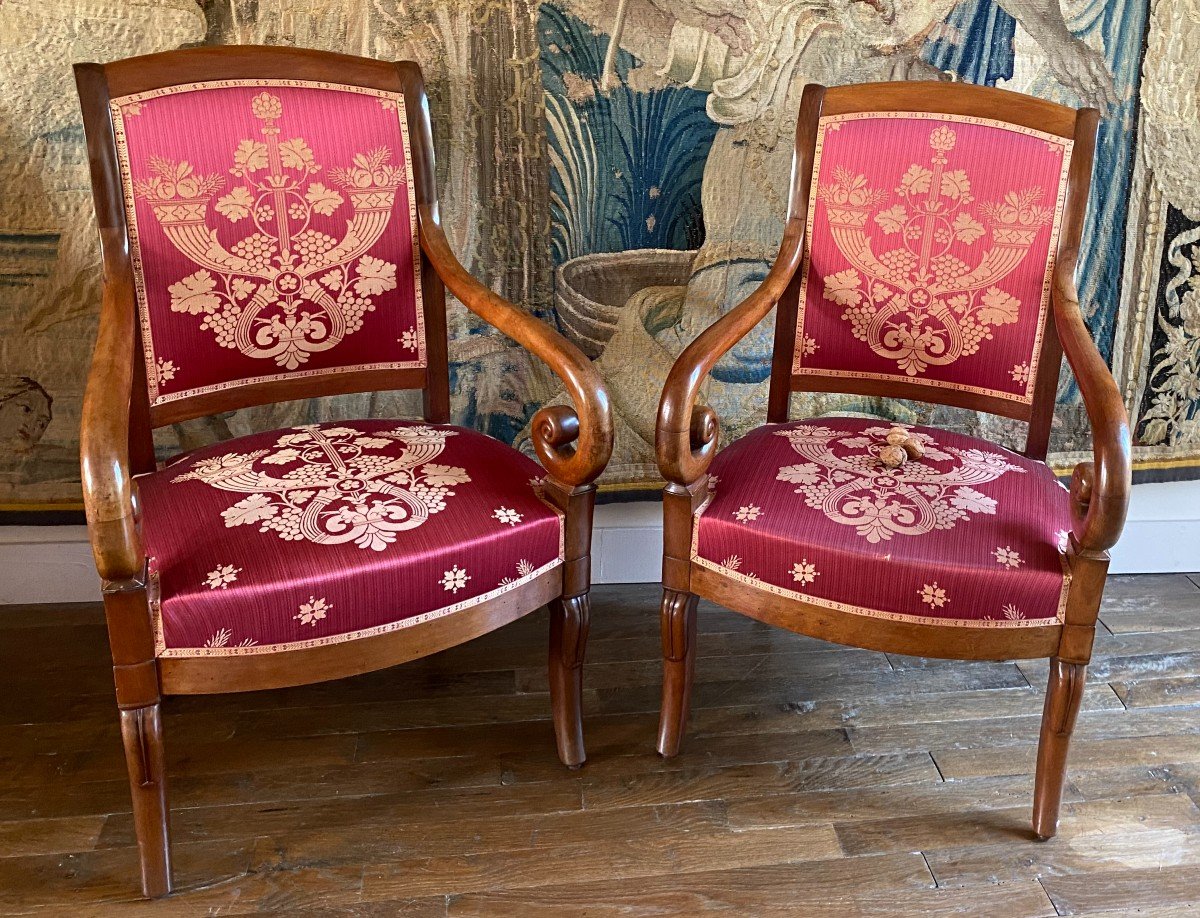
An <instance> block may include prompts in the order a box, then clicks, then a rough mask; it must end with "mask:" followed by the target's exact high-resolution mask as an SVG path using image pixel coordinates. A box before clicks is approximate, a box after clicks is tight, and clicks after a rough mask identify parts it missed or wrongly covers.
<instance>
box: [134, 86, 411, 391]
mask: <svg viewBox="0 0 1200 918" xmlns="http://www.w3.org/2000/svg"><path fill="white" fill-rule="evenodd" d="M251 110H252V111H253V113H254V116H255V118H257V119H258V120H259V121H260V122H262V126H261V128H260V137H257V138H245V139H243V140H242V141H241V142H240V143H239V144H238V146H237V148H236V149H235V150H234V151H233V154H232V159H233V165H232V166H231V167H230V169H229V174H230V176H232V180H231V181H230V180H227V179H226V177H225V176H222V175H218V174H213V175H199V174H197V173H196V171H195V168H194V167H193V166H192V165H191V164H190V163H188V162H186V161H179V162H173V161H171V160H168V159H164V158H162V157H152V158H151V159H150V161H149V168H150V172H151V175H150V177H149V178H148V179H145V180H142V181H137V182H135V183H134V191H135V193H136V194H137V195H138V196H139V197H141V198H143V199H145V200H146V201H147V202H148V203H149V204H150V207H151V209H152V211H153V213H154V216H155V218H156V219H157V220H158V222H159V225H160V226H161V227H162V229H163V232H164V233H165V234H166V237H167V238H168V239H169V240H170V242H171V244H172V245H173V246H174V247H175V248H176V249H177V250H178V251H179V252H180V253H182V254H183V255H185V256H186V257H187V258H188V259H189V260H190V261H191V262H192V263H193V264H195V265H197V266H199V270H197V271H195V272H194V273H192V274H189V275H187V276H185V277H183V278H181V279H180V280H178V281H177V282H176V283H174V284H171V285H170V286H169V287H168V292H169V293H170V295H171V310H172V311H173V312H179V313H186V314H188V315H193V316H203V319H202V320H201V323H200V324H201V327H202V328H205V329H208V330H209V331H211V332H212V333H213V335H214V337H215V339H216V341H217V343H218V344H220V345H221V346H222V347H227V348H232V349H235V350H237V351H239V352H240V353H242V354H244V355H246V356H247V357H252V358H256V359H270V360H273V361H274V362H275V363H276V364H277V365H279V366H281V367H283V368H285V369H287V370H294V369H296V368H297V367H299V366H301V365H302V364H304V363H306V362H307V361H308V360H309V358H310V356H311V355H312V354H315V353H318V352H321V351H327V350H329V349H330V348H333V347H336V346H337V344H338V343H339V342H341V341H342V340H343V339H344V338H345V337H346V336H347V335H350V334H353V333H354V332H356V331H358V330H359V329H360V328H361V327H362V319H363V315H364V314H365V313H367V312H370V311H372V310H373V309H374V308H375V303H374V298H375V297H377V296H378V295H380V294H382V293H386V292H387V291H389V290H393V289H395V288H396V286H397V281H396V265H395V264H393V263H391V262H388V261H385V260H383V259H381V258H376V257H374V256H372V255H369V254H367V253H368V252H369V251H370V250H371V248H372V246H374V245H375V243H376V242H378V240H379V239H380V237H381V236H382V235H383V233H384V231H385V230H386V229H387V226H388V223H389V221H390V219H391V214H392V207H393V204H394V202H395V197H396V189H397V188H398V187H399V186H400V185H402V184H403V183H404V182H405V181H406V175H405V172H404V169H403V168H402V167H400V166H393V165H391V160H392V152H391V151H390V150H389V149H388V148H387V147H379V148H377V149H374V150H371V151H368V152H365V153H359V154H356V155H355V156H354V157H353V161H352V164H351V165H349V166H346V167H339V168H334V169H332V170H331V171H330V173H329V175H328V176H327V177H325V178H324V180H319V179H320V178H321V177H322V174H323V172H324V170H323V167H322V166H321V165H320V164H318V163H317V162H316V160H315V156H314V154H313V151H312V149H311V148H310V147H309V145H308V143H307V142H306V141H305V140H304V138H302V137H291V138H287V139H283V138H284V134H283V133H282V131H283V128H282V126H281V122H282V119H283V117H284V107H283V104H282V102H281V101H280V99H279V97H278V96H275V95H272V94H270V93H268V92H262V93H259V94H258V95H257V96H255V97H254V99H253V100H252V102H251ZM227 185H229V187H228V189H227V190H226V186H227ZM331 186H333V187H331ZM222 191H224V193H223V194H221V192H222ZM218 195H220V196H219V197H218ZM210 205H211V207H212V210H213V211H215V213H216V214H218V215H219V216H220V217H221V218H223V219H224V220H225V221H226V222H227V224H228V225H229V226H230V227H234V228H237V229H244V230H245V233H244V235H242V236H241V238H239V239H238V240H237V241H236V242H234V243H232V244H231V245H226V244H224V243H223V242H222V241H221V240H220V239H219V238H218V233H217V230H216V229H214V228H213V227H212V226H211V225H210V224H209V207H210ZM347 209H348V210H349V218H348V219H347V221H346V229H345V232H344V233H342V234H341V238H335V237H333V236H331V235H329V234H328V233H326V232H323V231H322V230H321V229H318V228H317V224H318V223H319V220H317V219H316V218H331V217H334V216H335V215H337V214H344V213H345V212H346V211H347ZM326 228H328V227H326ZM222 235H224V233H223V234H222Z"/></svg>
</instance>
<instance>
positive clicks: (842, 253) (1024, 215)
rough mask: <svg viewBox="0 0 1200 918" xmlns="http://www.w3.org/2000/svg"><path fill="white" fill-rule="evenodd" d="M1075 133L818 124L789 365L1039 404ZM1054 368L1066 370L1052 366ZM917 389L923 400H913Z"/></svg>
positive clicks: (947, 124)
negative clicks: (1041, 361)
mask: <svg viewBox="0 0 1200 918" xmlns="http://www.w3.org/2000/svg"><path fill="white" fill-rule="evenodd" d="M1071 149H1072V141H1071V140H1070V139H1069V138H1064V137H1061V136H1059V135H1058V134H1050V133H1044V132H1042V131H1038V130H1035V129H1033V128H1030V127H1025V126H1020V125H1013V124H1008V123H1005V122H1000V121H993V120H990V119H987V118H981V117H975V116H967V115H947V114H940V113H930V112H914V111H894V112H893V111H870V112H852V113H846V114H836V115H828V116H825V117H822V118H821V119H820V121H819V123H818V126H817V137H816V147H815V158H814V164H813V172H812V185H811V189H810V195H809V209H808V232H807V237H806V242H805V246H806V250H805V260H804V264H803V267H802V272H803V274H802V280H801V288H800V293H799V303H798V308H797V322H796V329H795V336H796V337H795V349H794V351H793V356H792V374H793V381H794V385H795V387H796V388H801V389H802V388H804V387H805V378H806V377H808V378H813V379H815V378H817V377H825V378H830V377H833V378H840V379H842V380H844V381H845V389H844V391H856V390H858V389H860V387H861V386H863V385H868V383H863V382H857V381H889V382H892V383H904V384H907V385H909V386H917V387H928V388H929V400H930V401H935V402H936V401H939V400H940V399H939V398H938V395H937V392H938V390H940V391H941V392H943V393H946V390H958V392H959V393H972V394H975V395H980V396H984V397H987V398H995V399H1001V400H1004V403H1012V411H1011V413H1012V414H1013V415H1014V416H1022V415H1025V416H1027V415H1028V414H1029V413H1030V412H1031V410H1032V408H1031V406H1032V403H1033V399H1034V392H1035V381H1036V378H1037V371H1038V359H1039V356H1040V354H1041V351H1042V339H1043V336H1044V335H1045V334H1046V322H1047V313H1048V310H1049V308H1050V288H1051V282H1052V275H1053V270H1054V258H1055V254H1056V252H1057V250H1058V240H1059V233H1060V228H1061V225H1062V219H1063V207H1064V202H1065V200H1066V192H1067V171H1068V166H1069V164H1070V158H1071ZM1054 372H1057V368H1054ZM917 397H920V396H917Z"/></svg>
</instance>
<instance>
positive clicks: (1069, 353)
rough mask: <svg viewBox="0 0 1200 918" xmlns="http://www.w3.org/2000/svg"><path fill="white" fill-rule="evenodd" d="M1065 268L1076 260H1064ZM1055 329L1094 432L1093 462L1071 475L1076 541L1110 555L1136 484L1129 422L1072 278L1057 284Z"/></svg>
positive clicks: (1062, 276) (1061, 274)
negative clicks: (1086, 318)
mask: <svg viewBox="0 0 1200 918" xmlns="http://www.w3.org/2000/svg"><path fill="white" fill-rule="evenodd" d="M1061 263H1062V264H1064V265H1074V264H1075V258H1074V257H1073V256H1071V257H1064V258H1063V259H1062V260H1061ZM1053 306H1054V326H1055V329H1056V330H1057V332H1058V338H1059V341H1060V342H1062V348H1063V353H1064V354H1065V355H1066V358H1067V363H1068V364H1069V365H1070V367H1071V370H1072V372H1073V373H1074V374H1075V378H1076V379H1077V380H1078V381H1079V391H1080V393H1081V394H1082V396H1083V405H1084V408H1085V409H1086V411H1087V415H1088V421H1089V422H1090V423H1091V426H1092V461H1090V462H1086V461H1085V462H1080V463H1079V464H1078V465H1076V466H1075V469H1074V471H1073V472H1072V473H1071V486H1070V492H1071V516H1072V524H1073V526H1072V528H1073V531H1074V536H1075V541H1076V543H1077V544H1078V546H1079V547H1080V549H1082V550H1084V551H1090V552H1101V551H1107V550H1108V549H1109V548H1111V547H1112V546H1113V545H1115V544H1116V542H1117V539H1118V538H1120V535H1121V530H1122V529H1124V528H1125V515H1126V512H1127V510H1128V507H1129V489H1130V487H1131V482H1132V458H1131V437H1130V433H1129V416H1128V414H1127V413H1126V411H1125V403H1124V401H1123V399H1122V398H1121V392H1120V390H1119V389H1118V388H1117V384H1116V382H1115V381H1114V380H1113V377H1112V373H1111V372H1110V371H1109V369H1108V366H1107V365H1106V364H1105V362H1104V358H1103V357H1101V356H1100V351H1099V350H1097V348H1096V344H1095V342H1094V341H1093V340H1092V336H1091V333H1090V332H1089V331H1088V328H1087V325H1086V324H1085V323H1084V320H1083V312H1082V310H1081V309H1080V306H1079V297H1078V294H1077V293H1076V292H1075V283H1074V280H1073V279H1072V277H1071V272H1070V271H1068V270H1066V269H1062V270H1060V271H1058V272H1057V273H1056V274H1055V279H1054V296H1053Z"/></svg>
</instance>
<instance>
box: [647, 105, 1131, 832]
mask: <svg viewBox="0 0 1200 918" xmlns="http://www.w3.org/2000/svg"><path fill="white" fill-rule="evenodd" d="M869 111H917V112H936V113H942V114H956V115H968V116H971V115H973V116H980V117H986V118H991V119H997V120H1001V121H1006V122H1009V123H1012V124H1017V125H1023V126H1027V127H1031V128H1035V129H1038V130H1041V131H1045V132H1049V133H1054V134H1058V135H1059V136H1062V137H1067V138H1072V139H1073V140H1074V153H1073V156H1072V159H1071V164H1070V171H1069V175H1068V189H1067V199H1066V205H1065V212H1064V216H1063V223H1062V232H1061V236H1060V240H1059V244H1058V249H1057V253H1056V261H1055V264H1056V268H1055V273H1054V284H1053V292H1052V308H1051V309H1050V310H1049V311H1048V315H1047V318H1046V328H1045V335H1044V337H1043V344H1042V349H1041V354H1040V368H1041V369H1040V372H1039V374H1038V378H1037V383H1036V388H1035V394H1034V398H1033V401H1032V404H1030V405H1021V404H1017V403H1014V402H1011V401H1006V400H1003V399H998V398H993V397H988V396H984V395H979V394H974V393H970V392H961V391H955V390H949V389H941V390H938V391H937V392H936V394H935V393H934V392H933V390H931V389H929V388H928V387H919V386H912V385H908V384H905V383H903V382H896V381H892V380H887V381H881V380H858V379H848V378H845V377H840V376H839V377H834V376H819V375H804V376H793V375H792V358H793V349H794V347H795V341H794V336H795V328H796V318H797V309H798V297H799V292H800V284H801V280H802V277H801V274H800V270H799V269H800V267H801V264H802V261H803V252H804V245H805V238H804V236H805V223H806V218H807V214H808V208H809V188H810V183H811V178H812V172H813V163H814V149H815V143H816V136H817V128H818V122H819V120H820V118H821V117H822V116H823V115H839V114H845V113H849V112H869ZM1098 122H1099V113H1098V112H1097V111H1096V110H1095V109H1081V110H1078V111H1076V110H1074V109H1070V108H1066V107H1063V106H1060V105H1055V104H1052V103H1049V102H1044V101H1041V100H1038V99H1033V98H1030V97H1027V96H1023V95H1018V94H1016V93H1011V92H1004V91H1002V90H997V89H990V88H987V87H975V86H963V85H961V84H943V83H932V84H931V83H923V82H922V83H882V84H870V85H860V86H845V87H838V88H831V89H826V88H825V87H823V86H819V85H811V84H810V85H809V86H807V87H806V88H805V91H804V95H803V99H802V102H801V106H800V117H799V124H798V125H797V129H796V148H795V157H794V160H793V167H792V182H791V194H790V198H789V202H788V212H787V218H786V224H785V227H784V234H783V241H782V243H781V244H780V247H779V254H778V256H777V257H776V259H775V262H774V264H773V265H772V267H771V269H770V272H769V273H768V275H767V277H766V278H765V279H764V281H763V283H762V284H761V285H760V286H759V288H758V289H757V290H756V291H755V292H754V293H753V294H751V295H750V296H749V297H748V298H747V299H746V300H744V301H743V302H742V303H740V304H739V305H737V306H736V307H734V308H733V309H731V310H730V311H729V312H728V313H727V314H726V315H724V316H722V317H721V319H720V320H718V321H717V322H715V323H714V324H713V325H712V326H711V327H709V328H708V329H707V330H706V331H705V332H704V333H702V334H701V335H700V336H699V337H698V338H696V340H695V341H693V342H692V344H691V345H690V346H689V347H688V348H687V349H686V350H684V352H683V353H682V354H681V355H680V357H679V359H678V360H677V361H676V363H675V365H674V367H673V368H672V370H671V373H670V375H669V376H668V379H667V383H666V386H665V388H664V390H663V394H662V400H661V402H660V405H659V414H658V425H657V433H656V452H657V459H658V465H659V468H660V470H661V471H662V474H663V476H664V477H665V478H666V479H667V486H666V489H665V491H664V494H663V520H664V538H665V545H664V550H663V588H664V589H663V603H662V649H663V666H664V675H663V694H662V713H661V719H660V722H659V732H658V751H659V752H660V753H661V754H662V755H664V756H673V755H675V754H676V753H677V752H678V751H679V746H680V741H681V738H682V735H683V731H684V728H685V724H686V721H687V714H688V703H689V695H690V692H691V684H692V679H693V673H694V669H695V657H696V602H697V598H698V597H704V598H706V599H710V600H712V601H714V602H717V603H720V604H721V605H723V606H726V607H728V608H730V609H733V610H736V611H738V612H741V613H742V614H744V615H748V616H751V617H752V618H757V619H759V620H761V621H764V622H767V623H769V624H773V625H778V626H780V627H783V628H788V629H790V630H792V631H796V632H799V633H801V634H807V635H810V636H813V637H817V638H821V639H824V640H828V641H833V642H836V643H839V644H848V645H852V646H856V647H863V648H866V649H870V650H882V651H889V652H894V653H904V654H913V655H919V656H929V657H943V658H951V659H967V660H1004V659H1013V658H1036V657H1043V656H1047V657H1050V659H1051V665H1050V680H1049V686H1048V689H1047V693H1046V703H1045V710H1044V714H1043V719H1042V728H1041V738H1040V745H1039V749H1038V758H1037V777H1036V780H1035V790H1034V810H1033V828H1034V832H1035V833H1036V835H1037V836H1038V837H1040V838H1048V837H1050V836H1052V835H1054V833H1055V831H1056V829H1057V824H1058V811H1059V804H1060V801H1061V796H1062V783H1063V778H1064V774H1065V764H1066V755H1067V746H1068V743H1069V741H1070V736H1071V732H1072V729H1073V727H1074V723H1075V717H1076V714H1077V713H1078V710H1079V704H1080V700H1081V698H1082V694H1083V685H1084V676H1085V672H1086V667H1087V664H1088V662H1089V660H1090V659H1091V653H1092V641H1093V637H1094V634H1095V627H1096V617H1097V615H1098V613H1099V608H1100V599H1101V594H1102V592H1103V589H1104V578H1105V575H1106V573H1107V570H1108V563H1109V555H1108V549H1109V548H1111V547H1112V546H1113V545H1114V544H1115V543H1116V541H1117V538H1118V537H1119V536H1120V533H1121V529H1122V528H1123V526H1124V524H1125V513H1126V507H1127V504H1128V500H1129V488H1130V478H1131V472H1130V434H1129V421H1128V417H1127V415H1126V412H1125V406H1124V403H1123V401H1122V399H1121V394H1120V392H1119V391H1118V389H1117V386H1116V383H1115V382H1114V381H1113V378H1112V375H1111V373H1110V372H1109V370H1108V367H1107V366H1106V365H1105V363H1104V360H1103V359H1102V358H1101V356H1100V353H1099V351H1098V350H1097V349H1096V346H1095V343H1094V342H1093V341H1092V337H1091V334H1090V333H1089V332H1088V329H1087V326H1086V325H1085V324H1084V321H1083V314H1082V312H1081V310H1080V306H1079V298H1078V294H1077V293H1076V289H1075V281H1074V273H1075V268H1076V264H1077V262H1078V254H1079V241H1080V236H1081V233H1082V230H1083V220H1084V215H1085V212H1086V208H1087V199H1088V189H1089V184H1090V179H1091V171H1092V157H1093V152H1094V149H1095V140H1096V128H1097V125H1098ZM776 305H778V310H777V313H776V325H775V345H774V354H773V361H772V371H771V383H770V394H769V399H768V409H767V420H768V422H772V423H776V422H783V421H787V420H788V411H789V400H790V396H791V394H792V393H793V392H796V391H802V390H808V391H822V392H847V393H856V394H862V395H888V396H894V397H901V398H915V399H918V400H922V401H927V402H928V401H935V400H936V401H939V402H942V403H944V404H950V405H956V406H959V407H963V408H969V409H974V410H980V411H988V412H992V413H997V414H1003V415H1006V416H1008V417H1013V418H1018V419H1020V420H1023V421H1027V422H1028V425H1029V426H1028V435H1027V439H1026V444H1025V450H1024V454H1025V455H1026V456H1028V457H1030V458H1033V459H1040V460H1044V459H1045V458H1046V451H1047V445H1048V441H1049V438H1050V424H1051V419H1052V416H1053V412H1054V403H1055V395H1056V389H1057V383H1058V375H1059V369H1060V367H1061V365H1062V357H1063V355H1064V354H1065V355H1066V358H1067V362H1068V364H1069V365H1070V367H1071V369H1072V371H1073V372H1074V374H1075V377H1076V379H1077V380H1078V382H1079V389H1080V392H1081V393H1082V396H1083V401H1084V406H1085V408H1086V411H1087V415H1088V418H1089V420H1090V422H1091V426H1092V431H1093V459H1092V460H1091V461H1087V462H1081V463H1079V464H1078V465H1077V466H1076V467H1075V469H1074V473H1073V475H1072V477H1071V485H1070V503H1071V512H1072V519H1073V531H1072V532H1071V535H1070V544H1069V546H1068V550H1067V558H1068V562H1069V564H1070V570H1071V584H1070V588H1069V593H1068V596H1067V604H1066V611H1065V615H1064V619H1063V622H1062V624H1061V625H1059V624H1055V625H1053V626H1044V627H1034V628H1021V629H1012V630H997V629H987V630H985V629H976V628H955V627H947V626H943V625H931V624H917V623H911V622H902V621H890V620H884V619H875V618H871V619H865V618H862V617H860V616H855V615H846V614H842V613H837V612H831V611H830V610H828V609H825V608H822V607H819V606H816V605H812V604H809V603H806V602H803V601H800V600H797V599H792V598H786V597H780V596H774V595H770V594H767V593H764V592H763V591H761V590H756V589H753V588H751V587H748V586H745V585H743V584H740V583H737V582H736V581H733V580H730V579H727V578H723V577H721V576H720V575H719V574H715V573H713V572H712V571H710V570H707V569H705V568H703V567H700V566H698V565H694V564H693V563H692V562H691V551H690V548H691V537H692V520H693V515H694V514H695V513H696V512H697V510H698V509H699V508H700V506H701V504H702V503H703V501H704V499H705V497H706V495H707V493H708V468H709V465H710V463H711V462H712V460H713V457H714V456H715V455H716V452H717V443H718V437H719V431H720V423H719V419H718V418H717V416H716V414H715V412H714V411H713V410H712V409H711V408H708V407H707V406H705V405H702V404H699V398H700V395H701V389H702V387H703V384H704V381H705V379H706V377H707V376H708V373H709V371H710V370H711V369H712V368H713V366H714V364H716V362H717V361H718V360H719V359H720V358H721V356H722V355H723V354H725V353H726V352H727V351H728V350H730V348H732V347H733V346H734V345H735V344H736V343H737V342H738V341H739V340H741V339H742V338H743V337H744V336H745V335H746V334H748V333H749V332H750V331H751V329H753V328H754V327H755V326H756V325H758V323H759V322H761V321H762V320H763V319H764V318H765V317H766V315H767V314H768V313H769V312H770V310H771V309H772V308H773V307H775V306H776Z"/></svg>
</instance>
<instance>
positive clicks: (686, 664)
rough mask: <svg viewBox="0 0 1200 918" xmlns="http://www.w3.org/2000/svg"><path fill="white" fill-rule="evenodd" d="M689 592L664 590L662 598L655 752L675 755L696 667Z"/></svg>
mask: <svg viewBox="0 0 1200 918" xmlns="http://www.w3.org/2000/svg"><path fill="white" fill-rule="evenodd" d="M697 601H698V597H697V596H695V595H694V594H692V593H682V592H679V591H677V590H671V589H664V590H663V601H662V650H663V688H662V710H661V712H660V714H659V718H658V751H659V753H660V754H661V755H664V756H666V757H668V758H670V757H671V756H673V755H676V754H678V752H679V746H680V743H682V741H683V731H684V728H685V727H686V726H687V718H688V707H689V705H690V704H691V695H692V676H693V674H694V673H695V670H696V602H697Z"/></svg>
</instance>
